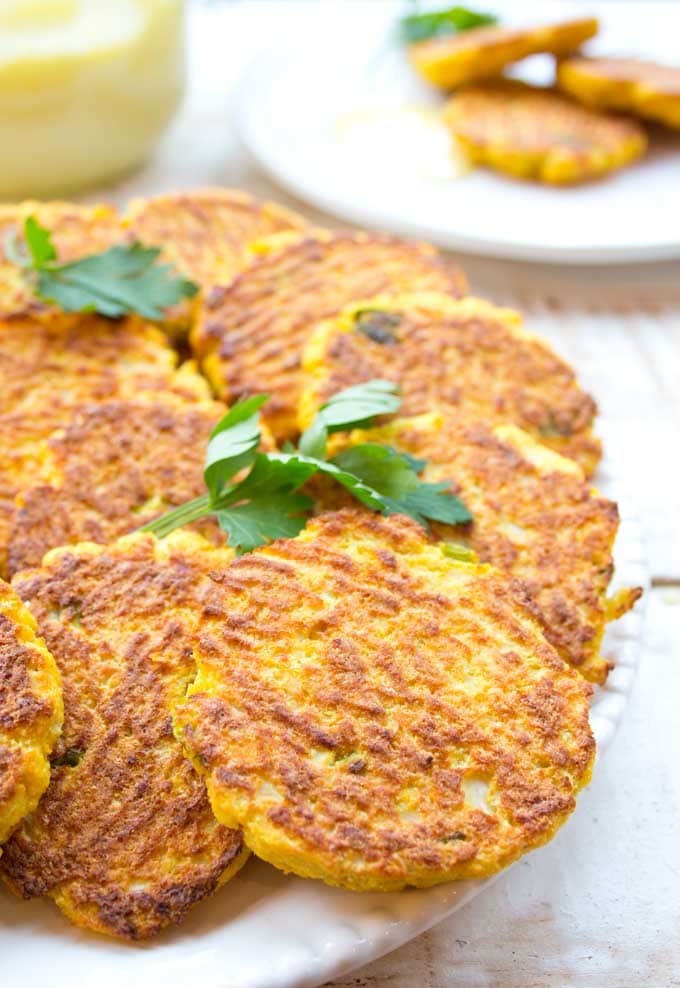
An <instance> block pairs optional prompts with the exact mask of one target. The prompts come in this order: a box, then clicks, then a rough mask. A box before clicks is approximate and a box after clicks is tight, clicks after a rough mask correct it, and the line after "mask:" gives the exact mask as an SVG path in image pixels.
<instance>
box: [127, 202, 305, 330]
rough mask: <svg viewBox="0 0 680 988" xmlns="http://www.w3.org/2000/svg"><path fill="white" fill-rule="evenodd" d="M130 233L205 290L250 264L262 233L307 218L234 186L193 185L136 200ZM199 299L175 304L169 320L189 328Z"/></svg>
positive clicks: (297, 225)
mask: <svg viewBox="0 0 680 988" xmlns="http://www.w3.org/2000/svg"><path fill="white" fill-rule="evenodd" d="M124 222H125V225H126V226H127V228H128V230H129V234H128V236H130V235H132V236H133V237H135V238H137V239H139V240H140V241H141V242H142V243H144V244H149V245H156V246H160V247H163V257H164V259H165V260H166V261H168V262H169V263H171V264H172V265H173V266H174V267H175V268H176V269H177V270H178V271H181V272H182V274H184V275H185V276H186V277H188V278H191V279H192V280H193V281H195V282H196V283H197V284H198V285H199V286H200V287H201V288H202V289H203V290H204V291H209V290H210V289H211V288H213V287H214V286H215V285H226V284H228V283H229V282H230V281H231V280H232V278H233V277H234V275H236V274H237V273H238V272H239V271H240V270H241V268H243V267H244V266H245V264H246V258H247V247H248V245H249V244H250V243H251V242H252V241H254V240H258V239H259V238H260V237H266V236H269V235H272V234H278V233H281V232H285V231H295V230H297V231H301V230H303V229H304V227H305V226H306V223H305V221H304V219H303V218H302V217H301V216H297V215H296V214H295V213H293V212H292V211H291V210H288V209H285V208H284V207H283V206H277V205H275V204H274V203H269V202H264V203H263V202H258V200H257V199H254V198H253V197H252V196H249V195H247V194H246V193H245V192H240V191H237V190H235V189H220V188H207V189H191V190H188V191H185V192H177V193H174V194H171V195H166V196H155V197H154V198H150V199H133V200H132V202H130V203H129V204H128V207H127V211H126V213H125V217H124ZM199 306H200V300H199V298H198V297H196V298H195V299H193V300H192V301H191V302H186V303H183V304H181V305H178V306H176V307H175V308H174V309H173V310H171V311H170V312H169V313H168V322H170V323H171V324H174V325H175V326H176V327H178V328H180V327H186V326H187V325H188V324H189V322H190V321H191V318H192V313H194V314H195V313H196V312H197V311H198V308H199Z"/></svg>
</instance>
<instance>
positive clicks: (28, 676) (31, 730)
mask: <svg viewBox="0 0 680 988" xmlns="http://www.w3.org/2000/svg"><path fill="white" fill-rule="evenodd" d="M62 719H63V705H62V699H61V683H60V679H59V673H58V671H57V666H56V664H55V662H54V659H53V658H52V656H51V655H50V653H49V652H48V651H47V649H46V647H45V643H44V642H43V640H42V638H39V637H38V635H37V628H36V623H35V620H34V618H33V616H32V615H31V614H30V613H29V611H28V610H27V609H26V608H25V607H24V605H23V604H22V603H21V601H20V600H19V598H18V597H17V595H16V594H15V593H14V592H13V591H12V590H11V588H10V587H9V586H8V585H7V584H6V583H3V582H2V581H0V844H3V843H4V842H5V841H6V840H7V838H8V837H9V835H10V834H11V832H12V831H13V830H14V828H15V827H16V826H17V824H18V823H19V822H20V820H22V818H23V817H25V816H26V814H27V813H31V812H32V811H33V810H34V809H35V808H36V806H37V804H38V800H39V799H40V797H41V796H42V794H43V792H44V791H45V789H46V788H47V784H48V782H49V779H50V764H49V761H48V759H49V755H50V752H51V751H52V749H53V748H54V745H55V743H56V741H57V738H58V737H59V732H60V730H61V723H62ZM1 853H2V852H1V851H0V854H1Z"/></svg>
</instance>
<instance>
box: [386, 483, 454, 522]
mask: <svg viewBox="0 0 680 988" xmlns="http://www.w3.org/2000/svg"><path fill="white" fill-rule="evenodd" d="M398 503H399V507H400V510H401V511H402V512H403V513H404V514H406V515H410V516H411V518H414V519H415V520H416V521H417V522H420V524H421V525H422V526H423V527H424V528H427V522H428V520H429V521H441V522H444V523H445V524H446V525H466V524H467V523H468V522H470V521H472V515H471V513H470V511H469V510H468V509H467V507H466V506H465V504H463V502H462V501H461V499H460V498H459V497H456V495H455V494H452V493H451V489H450V485H449V484H447V483H445V482H444V483H439V484H426V483H421V484H419V485H418V487H416V489H415V490H413V491H409V492H408V493H407V494H405V495H404V496H403V497H401V498H400V499H399V502H398Z"/></svg>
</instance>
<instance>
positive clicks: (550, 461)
mask: <svg viewBox="0 0 680 988" xmlns="http://www.w3.org/2000/svg"><path fill="white" fill-rule="evenodd" d="M365 442H377V443H383V444H385V445H388V446H392V447H393V448H395V449H398V450H402V451H404V452H406V453H410V454H411V455H412V456H415V457H417V458H418V459H423V460H427V466H426V467H425V469H424V471H423V473H422V474H421V476H422V479H423V480H425V481H427V482H430V483H437V482H441V481H447V482H449V483H450V485H451V490H452V491H453V492H454V493H455V494H457V495H458V496H459V497H460V498H462V500H463V501H464V503H465V504H466V505H467V507H468V508H469V509H470V511H471V512H472V515H473V521H472V523H470V524H467V525H457V526H450V525H440V524H436V523H434V524H433V526H432V528H433V531H434V534H435V535H436V537H437V538H439V539H443V540H445V541H447V542H455V543H462V544H463V545H466V546H468V547H469V548H470V549H472V550H473V551H474V552H475V553H476V554H477V556H478V558H479V559H480V560H481V561H482V562H485V563H491V564H492V565H494V566H496V567H498V569H501V570H504V571H505V572H506V573H509V574H510V575H511V576H513V577H515V578H517V579H520V580H521V581H522V583H523V586H524V589H525V590H526V592H527V594H528V596H529V598H530V599H531V601H532V602H533V604H534V605H535V608H536V615H537V617H538V618H539V620H540V621H541V624H542V626H543V633H544V635H545V637H546V638H547V639H548V641H549V642H550V643H551V644H552V645H553V646H554V647H555V648H556V649H557V651H558V652H559V654H560V655H561V656H562V658H563V659H565V661H567V662H569V663H570V664H571V665H573V666H575V667H576V668H577V669H578V670H579V672H581V673H582V674H583V675H584V676H585V677H586V679H589V680H592V681H594V682H598V683H601V682H603V681H604V680H605V678H606V676H607V672H608V670H609V666H608V663H607V662H606V660H605V659H603V658H602V656H601V655H600V644H601V641H602V635H603V633H604V628H605V624H606V622H607V621H608V620H610V613H609V602H608V601H607V599H606V596H607V588H608V586H609V582H610V579H611V576H612V571H613V562H612V550H613V546H614V539H615V538H616V531H617V527H618V511H617V507H616V505H615V504H614V503H613V502H612V501H609V500H608V499H607V498H605V497H602V495H601V494H598V492H597V491H596V490H594V489H593V488H592V487H591V486H590V485H589V484H588V483H587V481H586V480H585V479H584V477H583V473H582V471H581V469H580V467H579V466H578V464H576V463H575V462H574V461H573V460H568V459H566V457H563V456H559V455H558V454H556V453H554V452H552V450H549V449H547V448H546V447H545V446H543V445H541V444H540V443H537V442H536V440H535V439H532V437H531V436H530V435H528V434H527V433H526V432H523V431H522V430H521V429H518V428H517V427H516V426H512V425H499V426H495V427H490V426H488V425H487V424H485V423H484V422H478V421H477V422H466V421H461V420H460V419H456V418H450V417H448V416H446V415H442V414H439V413H436V412H432V413H429V414H426V415H420V416H417V417H416V418H412V419H397V420H395V421H394V422H391V423H390V424H389V425H386V426H383V427H382V428H380V429H370V430H365V431H360V430H357V431H355V432H352V433H351V434H350V435H349V436H343V437H342V438H340V437H337V438H336V443H335V448H334V452H335V451H337V450H338V449H339V448H341V447H343V446H345V445H356V444H359V443H365ZM316 493H317V494H319V493H320V495H321V505H322V506H323V507H325V508H332V509H336V510H337V508H338V507H340V506H342V505H349V504H354V505H356V502H355V501H353V500H352V498H351V496H350V495H349V494H347V492H345V491H344V488H342V487H340V485H338V484H333V485H330V484H324V485H323V487H322V488H321V490H320V491H319V490H317V492H316ZM638 596H639V591H637V590H636V591H630V592H629V594H628V596H627V606H626V607H625V608H624V610H627V609H628V607H631V606H632V605H633V603H634V602H635V600H636V599H637V597H638ZM621 613H623V612H621ZM619 616H620V615H619Z"/></svg>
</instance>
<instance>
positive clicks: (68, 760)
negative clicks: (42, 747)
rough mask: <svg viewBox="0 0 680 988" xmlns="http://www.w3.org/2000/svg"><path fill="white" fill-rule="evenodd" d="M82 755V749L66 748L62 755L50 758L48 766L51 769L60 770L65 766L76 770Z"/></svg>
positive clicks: (83, 750) (83, 752)
mask: <svg viewBox="0 0 680 988" xmlns="http://www.w3.org/2000/svg"><path fill="white" fill-rule="evenodd" d="M84 754H85V749H84V748H67V749H66V750H65V751H64V752H63V754H61V755H57V756H56V757H53V758H51V759H50V765H51V766H52V768H60V767H61V766H63V765H67V766H68V767H69V768H76V766H77V765H79V764H80V760H81V758H82V757H83V755H84Z"/></svg>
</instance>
